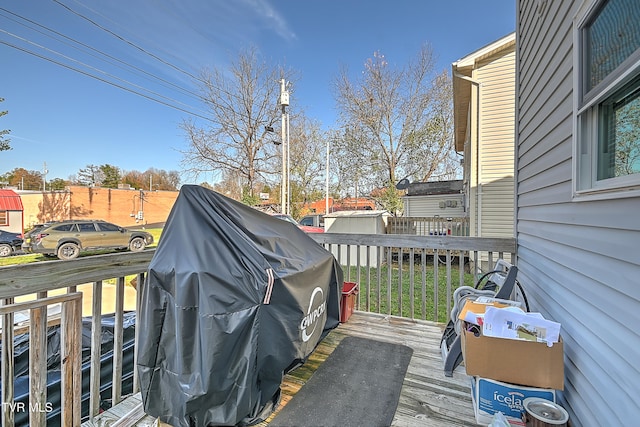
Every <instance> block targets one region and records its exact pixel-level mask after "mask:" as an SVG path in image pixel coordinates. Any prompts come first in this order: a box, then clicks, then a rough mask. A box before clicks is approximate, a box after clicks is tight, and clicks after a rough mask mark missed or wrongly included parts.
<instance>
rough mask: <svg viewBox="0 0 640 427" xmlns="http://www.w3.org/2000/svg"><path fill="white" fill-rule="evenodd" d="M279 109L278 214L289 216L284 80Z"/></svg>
mask: <svg viewBox="0 0 640 427" xmlns="http://www.w3.org/2000/svg"><path fill="white" fill-rule="evenodd" d="M279 104H280V107H282V125H281V131H282V183H281V186H280V212H281V213H283V214H289V175H288V172H289V161H288V160H289V117H288V114H287V107H288V106H289V92H288V91H287V84H286V82H285V80H284V79H282V80H280V100H279Z"/></svg>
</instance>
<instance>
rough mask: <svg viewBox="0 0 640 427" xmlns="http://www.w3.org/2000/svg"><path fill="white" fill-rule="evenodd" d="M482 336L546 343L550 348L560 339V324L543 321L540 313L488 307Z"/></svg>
mask: <svg viewBox="0 0 640 427" xmlns="http://www.w3.org/2000/svg"><path fill="white" fill-rule="evenodd" d="M482 334H483V335H484V336H486V337H496V338H508V339H516V340H527V341H537V342H546V343H547V345H548V346H552V345H553V343H556V342H558V338H559V337H560V324H559V323H557V322H552V321H551V320H547V319H545V318H544V317H542V315H541V314H540V313H525V312H523V311H522V310H513V309H510V308H496V307H488V308H487V310H486V312H485V315H484V322H483V324H482Z"/></svg>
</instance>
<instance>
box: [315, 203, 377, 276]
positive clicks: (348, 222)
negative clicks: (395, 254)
mask: <svg viewBox="0 0 640 427" xmlns="http://www.w3.org/2000/svg"><path fill="white" fill-rule="evenodd" d="M388 217H389V212H387V211H382V210H358V211H338V212H333V213H330V214H327V215H325V216H324V229H325V233H354V234H384V233H385V230H386V226H387V218H388ZM331 253H333V256H335V257H336V259H337V260H338V262H339V263H340V264H341V265H346V264H347V261H348V260H350V261H351V264H352V265H353V264H355V261H356V260H357V257H358V249H357V248H356V247H351V248H350V250H349V251H347V250H346V248H338V247H332V248H331ZM368 255H369V262H370V263H371V264H375V263H377V262H378V253H377V251H375V250H374V248H372V249H371V250H370V251H369V254H368ZM359 256H360V259H361V260H362V262H364V261H365V260H366V259H367V248H365V247H361V248H360V254H359ZM381 257H382V258H381V259H380V261H383V257H384V254H382V255H381Z"/></svg>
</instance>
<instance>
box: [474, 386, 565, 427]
mask: <svg viewBox="0 0 640 427" xmlns="http://www.w3.org/2000/svg"><path fill="white" fill-rule="evenodd" d="M527 397H539V398H542V399H546V400H549V401H551V402H554V403H555V401H556V391H555V390H553V389H548V388H536V387H525V386H520V385H515V384H509V383H504V382H501V381H496V380H491V379H488V378H482V377H471V399H472V400H473V411H474V412H475V415H476V422H477V423H478V424H484V425H487V424H489V423H490V422H491V420H492V419H493V415H494V414H495V413H496V412H502V413H503V414H504V415H505V416H507V417H508V418H511V419H513V420H514V421H515V420H516V419H517V420H522V414H523V412H524V406H523V402H524V399H526V398H527ZM514 424H515V423H514Z"/></svg>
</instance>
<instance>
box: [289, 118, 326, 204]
mask: <svg viewBox="0 0 640 427" xmlns="http://www.w3.org/2000/svg"><path fill="white" fill-rule="evenodd" d="M290 132H291V134H290V137H289V138H290V141H289V142H290V148H289V156H290V164H291V177H290V180H291V182H292V185H291V191H292V194H291V202H292V204H294V205H295V204H296V203H307V202H310V201H314V200H318V199H320V198H322V197H323V193H322V188H323V186H324V177H325V173H326V171H325V169H326V160H325V157H326V147H327V139H328V135H327V133H326V132H324V131H323V130H322V129H321V127H320V123H319V122H318V121H316V120H311V119H309V118H308V117H306V116H305V115H304V114H302V113H299V114H297V115H295V116H294V117H293V118H292V123H291V127H290ZM294 210H295V209H294Z"/></svg>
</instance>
